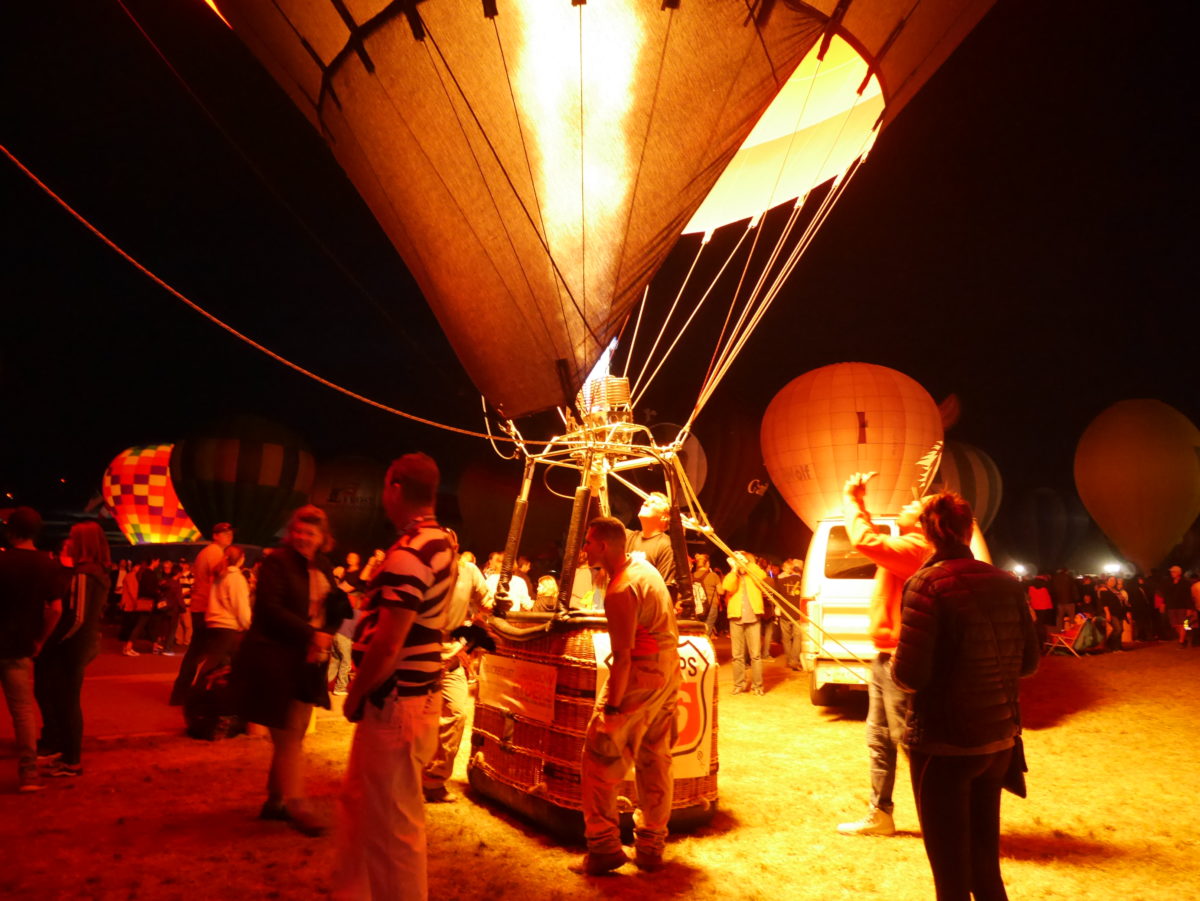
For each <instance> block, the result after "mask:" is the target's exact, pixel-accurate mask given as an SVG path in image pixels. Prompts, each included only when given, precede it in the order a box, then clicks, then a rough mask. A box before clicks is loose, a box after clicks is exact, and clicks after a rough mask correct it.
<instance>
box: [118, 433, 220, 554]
mask: <svg viewBox="0 0 1200 901" xmlns="http://www.w3.org/2000/svg"><path fill="white" fill-rule="evenodd" d="M173 447H174V445H171V444H148V445H141V446H138V447H131V448H127V449H126V450H123V451H121V453H119V454H117V456H116V457H115V458H114V459H113V461H112V462H111V463H109V464H108V469H106V470H105V471H104V479H103V480H102V481H101V483H100V490H101V493H102V494H103V495H104V503H105V504H107V505H108V507H109V509H111V510H112V511H113V515H114V516H115V517H116V520H117V525H118V526H119V527H120V529H121V532H122V534H124V536H125V537H126V538H127V539H129V543H130V544H169V543H172V542H177V541H198V540H199V539H200V530H199V529H197V528H196V525H195V523H193V522H192V520H191V518H190V517H189V516H188V515H187V513H186V512H184V509H183V506H182V505H181V504H180V503H179V496H178V495H177V494H176V493H175V486H174V485H173V484H172V482H171V470H170V464H171V449H172V448H173Z"/></svg>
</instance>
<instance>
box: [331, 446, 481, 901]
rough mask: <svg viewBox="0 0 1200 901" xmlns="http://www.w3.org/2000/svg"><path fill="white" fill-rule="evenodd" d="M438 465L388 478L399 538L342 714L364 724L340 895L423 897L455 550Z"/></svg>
mask: <svg viewBox="0 0 1200 901" xmlns="http://www.w3.org/2000/svg"><path fill="white" fill-rule="evenodd" d="M439 479H440V475H439V473H438V468H437V464H436V463H434V462H433V460H432V459H431V458H429V457H427V456H426V455H425V454H406V455H405V456H403V457H400V458H399V459H397V460H396V461H394V462H393V463H392V465H391V466H390V467H389V468H388V472H387V477H386V479H385V481H384V488H383V507H384V510H385V511H386V512H387V515H388V518H389V519H390V520H391V521H392V523H393V524H394V525H395V526H396V531H397V533H398V535H399V537H398V538H397V540H396V543H395V544H394V545H392V547H391V549H390V550H389V551H388V553H387V556H386V557H385V558H384V561H383V565H382V567H381V568H380V570H379V572H378V573H377V574H376V575H375V576H374V577H373V578H372V579H371V581H370V582H369V583H368V585H367V588H366V602H365V603H364V605H363V608H362V609H363V611H364V616H363V619H362V622H361V623H360V625H359V633H358V635H357V636H356V639H355V643H354V652H355V655H356V657H358V655H361V657H359V658H358V672H357V673H356V674H355V677H354V681H352V682H351V683H350V690H349V692H348V693H347V695H346V701H345V704H344V706H343V708H342V709H343V712H344V713H345V716H346V718H347V719H348V720H350V721H351V722H357V723H358V726H357V728H356V729H355V730H354V743H353V744H352V745H351V748H350V762H349V765H348V766H347V768H346V783H345V789H344V791H343V796H342V815H343V821H344V823H345V826H346V829H345V831H344V837H343V844H342V848H341V852H340V854H339V858H340V859H339V864H338V872H337V876H336V885H337V890H336V893H337V894H338V895H341V896H345V897H347V898H388V899H414V901H422V899H424V898H425V897H426V896H427V894H428V892H427V877H426V863H425V799H424V797H423V796H422V793H421V774H422V771H423V770H424V769H425V767H426V766H427V765H428V764H429V762H430V760H431V759H432V758H433V755H434V751H435V749H436V747H437V741H438V722H439V717H440V715H441V710H442V696H441V691H440V688H441V675H442V654H441V652H442V643H443V637H444V635H443V633H444V631H445V629H446V627H447V625H448V614H449V606H450V592H451V590H452V589H453V587H454V583H455V578H456V570H457V567H456V561H457V559H458V547H457V543H456V541H455V539H454V536H453V533H451V532H450V531H449V530H447V529H444V528H442V527H441V526H440V525H438V521H437V517H436V516H435V515H434V501H435V500H436V498H437V489H438V481H439Z"/></svg>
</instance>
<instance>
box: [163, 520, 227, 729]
mask: <svg viewBox="0 0 1200 901" xmlns="http://www.w3.org/2000/svg"><path fill="white" fill-rule="evenodd" d="M231 544H233V526H231V525H230V524H229V523H227V522H219V523H217V524H216V525H215V526H213V530H212V541H211V542H210V543H209V544H208V545H207V546H205V548H204V549H203V550H202V551H200V553H199V554H197V555H196V562H195V563H193V564H192V597H191V605H190V607H189V608H188V610H189V613H188V616H189V617H190V618H191V620H192V640H191V641H190V642H188V649H187V653H185V654H184V655H183V660H182V661H181V662H180V664H179V675H178V676H176V677H175V684H174V686H172V688H171V702H170V703H171V706H172V707H182V706H183V702H184V701H186V700H187V696H188V692H189V691H191V690H192V683H193V682H195V681H196V673H197V672H198V671H199V669H200V664H201V663H203V662H204V655H205V653H206V652H207V650H208V649H207V648H206V647H205V644H206V642H205V633H206V632H207V628H208V627H207V626H206V625H205V617H206V616H207V614H208V603H209V600H210V599H211V598H212V591H213V585H214V584H215V583H216V580H217V576H218V575H220V573H221V570H222V569H224V567H225V548H227V547H229V545H231Z"/></svg>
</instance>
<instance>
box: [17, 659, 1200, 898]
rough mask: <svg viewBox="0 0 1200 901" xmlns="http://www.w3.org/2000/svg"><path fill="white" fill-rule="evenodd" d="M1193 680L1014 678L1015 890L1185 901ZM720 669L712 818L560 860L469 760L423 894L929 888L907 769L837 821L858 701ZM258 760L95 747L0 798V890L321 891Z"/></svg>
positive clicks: (809, 892)
mask: <svg viewBox="0 0 1200 901" xmlns="http://www.w3.org/2000/svg"><path fill="white" fill-rule="evenodd" d="M1198 676H1200V650H1196V651H1182V650H1179V649H1178V648H1176V647H1175V646H1173V645H1161V646H1152V647H1147V648H1143V649H1140V650H1136V651H1133V652H1129V653H1124V654H1109V655H1104V656H1100V657H1094V658H1088V659H1083V660H1076V659H1074V658H1067V657H1052V658H1047V659H1046V660H1045V661H1044V663H1043V666H1042V669H1041V670H1040V671H1039V672H1038V674H1037V675H1036V676H1034V677H1033V678H1032V679H1029V680H1027V681H1026V682H1025V683H1024V715H1025V720H1026V749H1027V755H1028V758H1029V765H1030V770H1031V772H1030V773H1029V776H1028V782H1029V798H1028V799H1027V800H1020V799H1017V798H1014V797H1012V796H1011V795H1005V800H1004V809H1003V818H1004V829H1003V831H1004V837H1003V845H1002V851H1003V869H1004V876H1005V881H1006V883H1007V884H1008V887H1009V896H1010V898H1013V899H1058V898H1061V899H1071V901H1076V899H1080V898H1086V899H1094V898H1120V899H1123V901H1140V899H1146V901H1151V899H1164V901H1166V899H1171V901H1175V899H1184V898H1196V897H1200V805H1197V802H1196V798H1197V797H1198V796H1200V765H1198V760H1197V758H1198V757H1200V745H1198V742H1197V737H1198V736H1200V727H1198V725H1197V710H1198V709H1200V704H1198V703H1197V690H1198V688H1200V679H1198ZM720 678H721V684H722V688H723V691H722V701H723V703H722V707H721V720H720V730H721V731H720V759H721V774H720V791H721V800H720V809H719V812H718V813H717V815H716V817H715V819H714V820H713V822H712V824H711V825H710V826H708V827H706V828H705V829H704V830H703V831H701V832H698V833H694V834H691V835H680V836H675V837H673V838H672V840H671V841H670V843H669V844H668V847H667V858H668V865H667V866H666V867H665V868H664V869H663V870H662V871H660V872H658V873H655V874H652V875H643V874H640V873H638V871H637V870H636V869H635V868H633V867H632V866H629V867H626V868H625V869H624V870H623V871H622V872H621V873H620V874H618V875H616V876H612V877H606V878H597V879H589V878H586V877H583V876H579V875H576V874H574V873H572V872H570V871H569V870H568V867H569V866H570V865H571V864H572V863H574V862H575V861H576V860H577V859H578V857H579V855H580V854H581V853H582V848H580V847H578V846H572V845H566V846H564V845H563V844H562V843H561V842H560V841H558V840H557V839H556V838H555V836H552V835H545V834H542V833H540V832H539V831H538V830H537V829H536V828H533V827H531V826H529V825H527V824H525V823H522V822H521V821H519V820H517V819H515V818H514V817H512V816H510V815H509V814H507V813H506V812H505V811H503V810H501V809H498V808H496V807H494V806H493V805H491V804H490V803H487V802H486V801H484V800H483V799H480V798H478V797H473V796H472V795H471V792H470V789H469V788H467V786H466V784H465V764H466V754H465V753H464V754H462V755H460V757H459V768H458V772H457V773H456V777H455V778H456V781H455V783H454V784H453V787H454V788H455V789H456V790H458V791H460V792H462V793H464V795H465V797H462V798H460V800H459V801H458V802H457V803H455V804H448V805H437V806H433V807H431V808H430V809H429V817H428V819H429V845H430V860H429V870H430V897H431V898H434V899H483V898H487V899H502V898H511V899H522V901H526V899H530V901H531V899H553V898H564V899H565V898H613V897H616V898H652V897H688V898H727V897H733V898H738V899H755V898H763V899H768V898H784V897H786V898H790V899H794V898H800V899H822V901H832V899H842V898H845V899H851V898H853V899H874V898H878V899H887V901H917V899H922V901H923V899H928V898H931V897H932V894H933V890H932V880H931V879H930V876H929V870H928V866H927V863H926V860H925V855H924V851H923V848H922V845H921V839H920V835H919V831H918V827H917V817H916V813H915V811H914V809H913V805H912V801H911V790H910V786H909V782H908V772H907V765H906V764H904V763H902V765H901V774H900V777H899V780H898V784H897V789H896V800H897V805H896V821H897V827H898V829H899V830H900V834H899V835H897V836H896V837H894V838H847V837H843V836H840V835H838V834H837V832H836V825H837V823H838V822H841V821H843V820H847V819H854V818H857V817H858V816H859V815H860V814H861V813H862V812H863V811H864V809H865V806H866V800H867V758H866V749H865V745H864V740H863V722H862V720H863V715H864V712H865V710H864V705H862V704H859V705H857V706H852V707H849V708H846V709H843V710H823V709H819V708H814V707H812V706H811V705H810V704H809V702H808V696H807V686H806V683H805V681H804V679H803V677H802V676H801V675H800V674H793V673H791V672H790V671H788V670H787V669H786V667H784V666H783V664H782V662H779V661H777V662H775V663H771V664H768V665H767V687H768V692H767V694H766V696H765V697H754V696H752V695H739V696H738V697H736V698H732V697H728V690H727V689H728V685H729V672H728V664H727V663H726V664H725V665H723V666H722V670H721V677H720ZM349 741H350V727H349V726H348V725H347V724H346V723H345V722H344V721H342V720H341V719H340V718H338V717H335V716H333V715H331V714H324V715H323V716H322V718H321V719H320V720H319V722H318V728H317V731H316V733H315V734H313V735H312V736H310V740H309V742H308V749H309V761H310V772H309V781H310V786H311V791H312V794H313V795H314V797H315V804H316V807H317V808H318V810H320V811H321V812H322V813H324V814H326V815H328V816H329V817H330V819H331V820H332V819H333V818H334V799H335V797H336V794H337V791H338V787H339V782H340V778H341V774H342V769H343V766H344V761H345V757H346V751H347V748H348V746H349ZM465 751H466V747H465V743H464V752H465ZM269 754H270V748H269V745H268V743H267V742H266V741H265V740H264V739H261V738H255V737H241V738H237V739H232V740H228V741H224V742H219V743H216V744H209V743H206V742H196V741H192V740H190V739H187V738H185V737H183V736H182V735H180V736H165V735H151V736H145V737H127V738H123V739H115V740H104V741H97V740H90V741H89V742H88V745H87V747H86V748H85V763H86V766H87V772H86V774H85V775H84V776H83V777H82V778H79V779H71V780H60V781H57V782H56V783H55V784H54V785H52V786H51V787H50V788H49V789H48V790H46V791H44V792H41V793H39V794H35V795H16V794H10V795H6V796H4V798H3V800H0V897H6V898H37V899H48V898H147V899H174V898H179V899H188V901H197V899H208V898H282V899H292V898H312V897H323V896H326V895H328V894H330V892H331V891H332V885H331V880H330V873H331V870H332V861H333V851H334V847H333V839H331V838H326V839H306V838H303V837H301V836H300V835H298V834H297V833H295V832H293V831H291V830H289V829H288V828H287V827H286V826H284V825H283V824H279V823H266V822H260V821H259V820H257V819H256V818H255V814H256V813H257V810H258V806H259V804H260V803H261V800H262V795H263V787H264V782H265V774H266V766H267V761H268V758H269Z"/></svg>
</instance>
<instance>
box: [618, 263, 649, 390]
mask: <svg viewBox="0 0 1200 901" xmlns="http://www.w3.org/2000/svg"><path fill="white" fill-rule="evenodd" d="M649 297H650V285H649V284H647V285H646V287H645V288H644V289H643V290H642V300H641V302H640V303H639V304H638V309H637V319H635V320H634V322H633V337H632V338H630V339H629V349H628V350H627V351H625V369H624V371H623V372H622V373H621V377H622V378H628V377H629V363H630V361H632V360H633V351H634V348H635V347H637V339H638V331H639V330H640V329H641V327H642V314H643V313H645V312H646V300H647V298H649ZM625 321H626V322H628V321H629V320H628V318H626V320H625Z"/></svg>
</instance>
